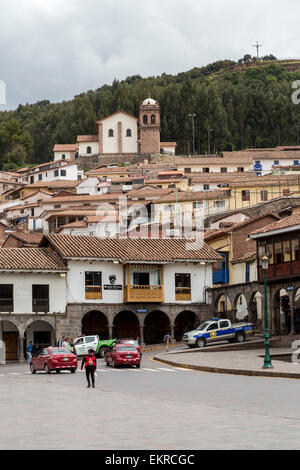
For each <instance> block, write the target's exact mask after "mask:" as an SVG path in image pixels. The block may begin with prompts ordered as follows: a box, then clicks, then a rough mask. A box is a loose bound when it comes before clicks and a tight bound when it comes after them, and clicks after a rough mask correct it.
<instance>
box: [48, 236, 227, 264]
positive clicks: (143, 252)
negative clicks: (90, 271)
mask: <svg viewBox="0 0 300 470" xmlns="http://www.w3.org/2000/svg"><path fill="white" fill-rule="evenodd" d="M48 243H50V244H52V245H53V247H54V248H56V250H57V251H58V253H59V254H60V256H62V257H63V258H101V259H116V260H121V261H122V262H130V261H144V262H175V261H176V260H194V261H199V260H207V261H215V260H219V259H221V257H220V255H218V254H217V253H216V251H215V250H214V249H213V248H211V247H209V246H208V245H206V244H205V243H203V242H201V241H199V243H198V247H197V249H187V243H188V241H187V240H186V239H130V238H126V239H121V238H100V237H92V236H75V237H74V236H72V235H45V237H44V239H43V240H42V242H41V244H40V246H45V245H46V246H47V244H48Z"/></svg>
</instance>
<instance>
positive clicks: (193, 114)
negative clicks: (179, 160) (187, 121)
mask: <svg viewBox="0 0 300 470" xmlns="http://www.w3.org/2000/svg"><path fill="white" fill-rule="evenodd" d="M189 116H190V117H191V118H192V127H193V155H195V117H196V114H195V113H191V114H189Z"/></svg>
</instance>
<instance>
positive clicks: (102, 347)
mask: <svg viewBox="0 0 300 470" xmlns="http://www.w3.org/2000/svg"><path fill="white" fill-rule="evenodd" d="M114 342H115V340H114V339H107V340H101V339H100V338H99V336H98V335H87V336H81V337H80V338H76V339H75V340H74V351H75V354H76V355H77V356H85V355H86V354H87V353H88V352H89V349H93V350H94V351H95V354H96V356H98V357H104V355H105V352H106V351H107V350H108V349H109V348H110V347H111V346H112V345H113V344H114Z"/></svg>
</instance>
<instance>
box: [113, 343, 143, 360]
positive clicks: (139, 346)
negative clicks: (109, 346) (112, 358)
mask: <svg viewBox="0 0 300 470" xmlns="http://www.w3.org/2000/svg"><path fill="white" fill-rule="evenodd" d="M116 343H119V344H122V343H125V344H132V345H133V346H135V347H136V349H137V350H138V352H139V353H140V356H141V357H142V354H143V352H142V347H141V345H140V344H139V342H138V341H137V340H136V339H117V340H116Z"/></svg>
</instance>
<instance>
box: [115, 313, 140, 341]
mask: <svg viewBox="0 0 300 470" xmlns="http://www.w3.org/2000/svg"><path fill="white" fill-rule="evenodd" d="M139 336H140V324H139V319H138V318H137V316H136V314H135V313H133V312H130V311H127V310H124V311H122V312H119V313H118V314H117V315H116V316H115V318H114V322H113V337H114V338H118V339H126V338H127V339H130V338H132V339H136V338H138V337H139Z"/></svg>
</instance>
